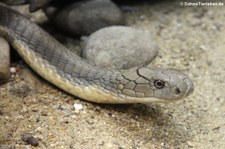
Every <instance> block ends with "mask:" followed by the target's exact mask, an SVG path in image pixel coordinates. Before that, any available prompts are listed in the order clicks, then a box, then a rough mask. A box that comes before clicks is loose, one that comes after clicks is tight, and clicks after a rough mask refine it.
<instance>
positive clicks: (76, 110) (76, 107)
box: [73, 103, 83, 112]
mask: <svg viewBox="0 0 225 149" xmlns="http://www.w3.org/2000/svg"><path fill="white" fill-rule="evenodd" d="M73 108H74V110H75V112H79V111H80V110H82V109H83V105H82V104H78V103H75V104H74V105H73Z"/></svg>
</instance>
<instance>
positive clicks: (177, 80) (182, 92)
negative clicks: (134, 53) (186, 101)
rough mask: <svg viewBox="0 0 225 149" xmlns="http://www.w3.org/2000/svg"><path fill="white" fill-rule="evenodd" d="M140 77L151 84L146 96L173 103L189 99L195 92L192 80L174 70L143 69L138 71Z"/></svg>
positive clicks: (149, 67)
mask: <svg viewBox="0 0 225 149" xmlns="http://www.w3.org/2000/svg"><path fill="white" fill-rule="evenodd" d="M137 72H138V74H139V76H140V77H143V78H145V79H147V80H149V82H150V90H148V92H149V93H148V92H146V93H145V94H146V95H149V96H152V97H154V98H158V99H162V101H173V100H178V99H181V98H184V97H187V96H188V95H190V94H191V93H192V92H193V91H194V85H193V83H192V81H191V79H190V78H189V77H188V76H187V75H186V74H184V73H183V72H181V71H179V70H177V69H173V68H167V69H164V68H157V67H151V66H148V67H141V68H139V69H138V70H137Z"/></svg>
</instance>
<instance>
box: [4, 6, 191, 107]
mask: <svg viewBox="0 0 225 149" xmlns="http://www.w3.org/2000/svg"><path fill="white" fill-rule="evenodd" d="M0 36H2V37H3V38H5V39H6V40H7V41H8V42H9V44H10V45H11V46H12V47H13V48H14V49H15V50H16V51H17V52H18V53H19V55H20V56H21V57H22V59H23V60H24V61H25V62H26V63H27V64H28V65H29V66H30V67H31V68H32V69H33V70H34V71H35V72H36V73H38V74H39V75H40V76H41V77H43V78H44V79H46V80H47V81H49V82H50V83H52V84H54V85H55V86H57V87H59V88H60V89H62V90H64V91H65V92H67V93H69V94H72V95H74V96H76V97H79V98H82V99H84V100H87V101H91V102H96V103H114V104H119V103H151V102H170V101H176V100H178V99H182V98H184V97H187V96H188V95H190V94H191V93H192V92H193V91H194V86H193V83H192V81H191V79H190V78H189V77H188V76H187V75H186V74H184V73H183V72H181V71H179V70H177V69H173V68H160V67H155V66H142V67H135V68H130V69H128V70H120V71H116V70H109V69H103V68H99V67H98V66H94V65H92V64H89V63H88V62H86V61H85V60H84V59H82V58H80V57H79V56H77V55H76V54H74V53H73V52H71V51H69V50H68V49H67V48H65V47H64V46H63V45H62V44H60V43H59V42H58V41H57V40H56V39H54V38H53V37H52V36H50V35H49V34H48V33H47V32H45V31H44V30H43V29H42V28H41V27H39V26H38V25H36V24H35V23H34V22H32V21H30V20H29V19H28V18H26V17H25V16H23V15H22V14H20V13H18V12H16V11H15V10H13V9H11V8H9V7H7V6H6V5H4V4H1V3H0Z"/></svg>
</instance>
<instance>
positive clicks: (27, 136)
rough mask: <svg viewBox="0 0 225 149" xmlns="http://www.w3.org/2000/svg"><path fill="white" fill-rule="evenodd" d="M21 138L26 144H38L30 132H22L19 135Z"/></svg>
mask: <svg viewBox="0 0 225 149" xmlns="http://www.w3.org/2000/svg"><path fill="white" fill-rule="evenodd" d="M21 139H22V140H23V141H24V142H26V143H27V144H30V145H32V146H38V145H39V143H38V140H37V139H36V138H34V136H33V134H31V133H24V134H23V135H22V136H21Z"/></svg>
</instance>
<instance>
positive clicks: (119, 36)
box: [82, 26, 158, 69]
mask: <svg viewBox="0 0 225 149" xmlns="http://www.w3.org/2000/svg"><path fill="white" fill-rule="evenodd" d="M157 54H158V46H157V45H156V43H155V41H154V40H153V38H152V36H151V34H150V33H149V32H144V31H142V30H139V29H135V28H132V27H125V26H114V27H106V28H103V29H101V30H98V31H96V32H95V33H93V34H91V35H90V38H89V39H88V41H87V44H86V46H85V48H84V50H83V53H82V56H83V57H84V58H85V59H87V60H88V61H91V62H93V63H94V64H96V65H97V66H101V67H104V68H113V69H128V68H131V67H135V66H140V65H147V64H149V63H150V62H151V61H152V60H153V59H154V58H155V57H156V56H157Z"/></svg>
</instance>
